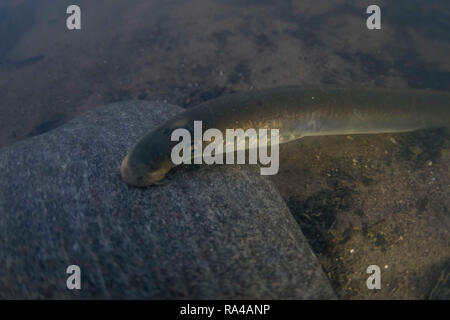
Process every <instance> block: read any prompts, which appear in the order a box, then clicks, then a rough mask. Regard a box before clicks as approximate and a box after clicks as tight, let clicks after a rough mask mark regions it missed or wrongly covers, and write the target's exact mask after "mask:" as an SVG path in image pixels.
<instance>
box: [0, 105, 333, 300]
mask: <svg viewBox="0 0 450 320" xmlns="http://www.w3.org/2000/svg"><path fill="white" fill-rule="evenodd" d="M180 111H182V109H181V108H179V107H176V106H172V105H167V104H159V103H149V102H143V101H131V102H123V103H115V104H111V105H106V106H103V107H100V108H98V109H96V110H93V111H91V112H88V113H86V114H84V115H82V116H80V117H78V118H76V119H74V120H72V121H71V122H69V123H67V124H65V125H63V126H61V127H59V128H57V129H54V130H52V131H50V132H48V133H45V134H42V135H40V136H36V137H32V138H29V139H27V140H24V141H21V142H19V143H16V144H15V145H13V146H10V147H6V148H3V149H0V237H1V241H0V261H1V266H0V297H1V298H64V299H70V298H194V299H195V298H210V299H219V298H221V299H229V298H236V299H238V298H252V299H259V298H265V299H271V298H277V299H283V298H294V299H308V298H316V299H317V298H325V299H326V298H334V293H333V291H332V289H331V287H330V285H329V283H328V280H327V278H326V276H325V275H324V273H323V272H322V269H321V267H320V265H319V263H318V261H317V259H316V257H315V256H314V254H313V253H312V251H311V249H310V247H309V245H308V244H307V242H306V240H305V238H304V236H303V234H302V233H301V231H300V229H299V227H298V226H297V224H296V222H295V220H294V219H293V217H292V216H291V214H290V212H289V210H288V209H287V207H286V205H285V203H284V202H283V200H282V199H281V197H280V195H279V194H278V192H277V191H276V189H275V188H274V186H273V185H272V184H271V183H270V182H269V181H268V180H267V179H264V178H263V177H261V176H260V175H259V170H258V169H257V168H252V167H249V166H247V167H244V166H243V167H238V166H231V167H230V166H214V167H212V166H201V167H196V168H184V169H183V168H182V169H179V170H175V172H174V173H172V174H170V175H169V177H168V178H167V180H166V182H165V183H164V184H163V185H161V186H156V187H151V188H146V189H138V188H132V187H129V186H127V185H126V184H125V183H123V182H122V180H121V177H120V173H119V167H120V163H121V161H122V158H123V157H124V156H125V155H126V153H127V151H128V150H129V149H130V148H131V146H132V144H133V143H134V142H136V141H137V139H138V138H139V137H140V136H141V135H143V134H144V133H145V132H146V131H147V130H148V129H149V128H152V127H155V126H156V125H158V124H160V123H161V122H162V121H164V120H167V119H168V118H170V117H172V116H173V115H175V114H176V113H178V112H180ZM69 265H78V266H79V267H80V268H81V290H69V289H67V287H66V280H67V277H68V276H69V275H68V274H66V268H67V267H68V266H69Z"/></svg>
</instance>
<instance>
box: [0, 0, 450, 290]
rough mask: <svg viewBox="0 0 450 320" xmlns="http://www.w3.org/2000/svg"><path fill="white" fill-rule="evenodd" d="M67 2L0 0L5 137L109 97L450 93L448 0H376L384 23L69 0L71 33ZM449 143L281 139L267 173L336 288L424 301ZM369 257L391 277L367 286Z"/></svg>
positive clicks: (309, 6) (215, 6) (359, 6)
mask: <svg viewBox="0 0 450 320" xmlns="http://www.w3.org/2000/svg"><path fill="white" fill-rule="evenodd" d="M69 4H71V1H57V2H56V1H46V0H23V1H18V0H14V1H13V0H11V1H7V0H0V99H1V100H0V114H1V117H0V146H6V145H9V144H12V143H14V142H15V141H18V140H20V139H24V138H26V137H28V136H32V135H37V134H41V133H43V132H46V131H48V130H51V129H53V128H55V127H57V126H59V125H61V124H63V123H64V122H66V121H67V120H69V119H71V118H73V117H75V116H76V115H78V114H80V113H82V112H84V111H86V110H88V109H91V108H94V107H96V106H98V105H101V104H105V103H109V102H114V101H119V100H128V99H145V100H160V101H167V102H168V103H172V104H177V105H181V106H183V107H186V108H189V107H191V106H193V105H195V104H197V103H199V102H201V101H205V100H208V99H212V98H215V97H217V96H220V95H223V94H226V93H230V92H234V91H246V90H249V89H253V88H264V87H270V86H275V85H290V84H295V85H302V84H315V85H321V84H335V85H342V86H354V85H357V86H363V87H368V88H373V87H390V88H392V87H395V88H432V89H435V90H443V91H449V90H450V59H449V57H450V2H448V1H446V0H431V1H420V0H408V1H399V0H397V1H379V2H378V5H380V7H381V10H382V11H381V12H382V13H381V19H382V20H381V21H382V22H381V24H382V29H381V30H368V29H367V28H366V19H367V17H368V15H367V14H366V12H365V11H366V8H367V6H368V5H370V4H372V3H371V1H360V0H358V1H357V0H355V1H345V0H337V1H325V0H314V1H289V0H279V1H270V0H264V1H262V0H236V1H234V0H233V1H225V0H215V1H200V0H152V1H145V0H130V1H118V0H108V1H106V0H98V1H82V0H80V1H78V2H77V4H78V5H79V6H80V7H81V14H82V15H81V17H82V20H81V23H82V29H81V30H75V31H69V30H67V28H66V18H67V14H66V8H67V6H68V5H69ZM392 141H395V143H394V142H392ZM448 141H449V139H448V135H447V133H446V132H442V131H438V132H430V133H422V134H420V133H419V134H403V135H389V136H386V135H383V136H378V137H356V138H346V137H332V138H330V139H322V138H317V139H307V140H305V141H302V142H299V143H296V144H291V145H289V146H286V147H284V148H282V151H283V149H285V153H284V154H285V156H283V153H282V159H281V161H282V163H284V165H283V166H282V170H281V172H280V174H279V175H278V176H276V177H275V178H274V179H273V180H274V182H275V183H276V184H277V186H278V187H279V189H280V192H281V193H282V195H283V197H284V198H285V199H286V201H288V203H289V206H290V208H291V210H292V212H293V213H294V215H296V218H297V220H298V221H299V224H300V225H301V226H302V228H303V230H304V232H305V234H306V235H307V236H308V237H309V240H310V241H311V243H312V245H313V248H314V249H315V250H316V253H318V255H319V258H320V260H321V262H322V263H323V265H324V269H325V270H326V271H327V272H328V274H329V276H330V278H331V279H332V280H333V282H334V283H335V286H336V288H337V290H338V292H339V294H340V295H341V296H342V297H346V298H427V297H429V294H430V292H431V289H432V288H433V287H434V285H435V283H436V279H437V278H438V276H439V275H440V274H441V272H442V270H445V268H446V266H448V261H449V258H450V252H449V250H448V238H449V237H448V226H449V225H450V222H449V218H448V207H449V203H448V199H449V198H450V197H449V192H448V184H449V181H450V180H449V175H448V172H449V170H448V166H449V161H450V160H449V147H448ZM305 150H306V151H305ZM343 150H344V151H343ZM287 155H289V156H287ZM292 155H294V156H292ZM429 161H431V162H432V163H433V165H432V166H427V165H426V163H428V162H429ZM432 177H433V178H435V180H433V184H428V181H429V179H431V178H432ZM399 201H400V202H399ZM305 212H307V213H308V214H309V215H310V216H314V215H315V217H316V218H314V219H315V220H314V219H313V220H311V218H305V217H304V216H303V215H304V213H305ZM399 212H400V214H399ZM407 213H409V214H410V215H409V216H406V217H405V215H407ZM320 216H322V217H320ZM311 221H312V222H311ZM411 221H415V222H411ZM392 226H394V227H392ZM410 234H414V237H409V236H408V235H410ZM317 237H319V238H318V240H317V239H316V238H317ZM399 239H402V240H399ZM316 240H317V241H316ZM356 248H360V251H359V253H358V254H356V255H350V254H348V252H350V250H352V249H353V250H354V251H355V250H356ZM405 250H407V251H414V250H415V251H416V252H419V253H418V254H417V255H416V256H409V257H405V255H403V256H402V252H404V251H405ZM354 251H353V252H354ZM369 260H372V261H374V260H376V261H380V262H379V263H380V264H381V263H383V265H387V266H390V268H391V269H389V270H390V271H391V273H390V275H389V276H388V277H389V280H388V283H390V284H391V287H390V288H388V289H385V290H384V291H381V292H379V293H377V294H373V293H371V292H367V290H365V289H364V286H363V284H364V279H365V273H364V272H365V269H364V266H365V264H367V263H368V261H369ZM447 268H448V267H447Z"/></svg>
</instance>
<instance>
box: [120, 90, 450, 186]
mask: <svg viewBox="0 0 450 320" xmlns="http://www.w3.org/2000/svg"><path fill="white" fill-rule="evenodd" d="M197 120H201V121H202V125H203V128H204V130H206V129H208V128H216V129H219V130H220V131H221V132H222V133H223V134H224V135H225V130H226V129H238V128H241V129H244V130H246V129H247V128H255V129H259V128H269V129H270V128H274V129H279V143H286V142H289V141H292V140H296V139H300V138H302V137H305V136H318V135H340V134H346V135H347V134H368V133H389V132H407V131H414V130H420V129H428V128H439V127H448V126H449V124H450V93H447V92H436V91H431V90H404V91H403V90H400V91H399V90H373V89H370V90H369V89H340V88H327V87H325V88H305V87H276V88H270V89H263V90H257V91H250V92H246V93H236V94H231V95H226V96H223V97H220V98H217V99H214V100H210V101H207V102H204V103H201V104H199V105H198V106H197V107H194V108H191V109H188V110H186V111H184V112H182V113H181V114H179V115H177V116H176V117H175V118H174V119H172V120H169V121H167V122H165V123H164V124H162V125H160V126H159V127H158V128H156V129H155V130H152V131H150V132H149V133H147V134H146V135H145V136H144V137H143V138H142V139H141V140H140V141H138V143H137V144H135V145H134V147H133V148H132V150H131V151H130V152H129V154H128V155H127V156H126V157H125V159H124V160H123V162H122V166H121V174H122V178H123V180H124V181H125V182H126V183H128V184H130V185H133V186H148V185H151V184H155V183H158V182H159V181H161V180H162V179H163V178H164V176H165V175H166V173H167V172H168V171H169V170H170V169H171V168H173V167H174V166H175V165H174V164H173V163H172V161H171V150H172V147H173V146H174V145H176V144H177V143H178V142H174V141H171V134H172V132H173V130H175V129H177V128H185V129H187V130H189V132H191V134H193V128H194V126H193V123H194V121H197Z"/></svg>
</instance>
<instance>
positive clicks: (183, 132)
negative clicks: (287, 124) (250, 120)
mask: <svg viewBox="0 0 450 320" xmlns="http://www.w3.org/2000/svg"><path fill="white" fill-rule="evenodd" d="M171 140H172V141H179V143H178V144H176V145H175V146H174V147H173V148H172V152H171V159H172V162H173V164H175V165H179V164H192V162H193V163H194V164H203V163H204V164H224V163H225V164H245V163H246V159H245V158H246V157H245V156H246V153H247V150H248V154H249V157H248V162H247V163H248V164H257V163H258V161H259V164H260V165H261V169H260V170H261V171H260V172H261V175H274V174H277V173H278V169H279V155H278V154H279V141H280V138H279V130H278V129H258V130H257V129H253V128H249V129H246V130H245V131H244V129H226V130H225V137H224V136H223V134H222V131H220V130H219V129H215V128H210V129H207V130H206V131H205V132H204V133H203V125H202V121H194V137H192V136H191V132H190V131H189V130H187V129H184V128H179V129H175V130H174V131H173V132H172V136H171ZM203 142H208V143H207V145H206V146H205V147H204V148H203ZM269 145H270V154H269V152H268V149H269ZM235 153H236V158H237V159H236V160H235ZM264 166H265V167H264Z"/></svg>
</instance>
